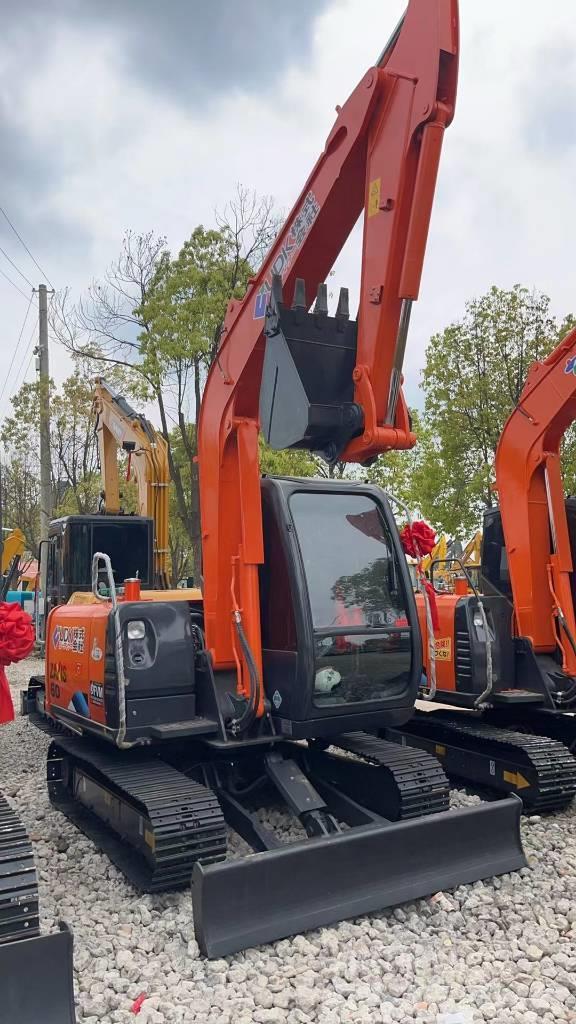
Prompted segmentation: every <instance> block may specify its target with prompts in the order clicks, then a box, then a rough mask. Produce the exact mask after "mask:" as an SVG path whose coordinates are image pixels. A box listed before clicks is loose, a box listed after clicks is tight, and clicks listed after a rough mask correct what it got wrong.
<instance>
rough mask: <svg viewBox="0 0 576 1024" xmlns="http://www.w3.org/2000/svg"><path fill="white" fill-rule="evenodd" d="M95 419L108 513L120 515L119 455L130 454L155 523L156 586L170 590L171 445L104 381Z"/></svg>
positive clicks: (143, 507) (142, 504)
mask: <svg viewBox="0 0 576 1024" xmlns="http://www.w3.org/2000/svg"><path fill="white" fill-rule="evenodd" d="M93 410H94V414H95V416H96V433H97V436H98V446H99V451H100V471H101V474H102V484H103V489H104V493H105V501H106V511H107V512H108V513H109V514H111V515H114V514H117V513H119V512H120V482H119V474H118V449H119V448H121V449H123V450H124V451H126V452H128V453H129V457H130V462H131V466H132V467H133V470H134V477H135V479H136V484H137V487H138V512H139V514H140V515H142V516H149V517H150V518H151V519H153V520H154V571H155V577H156V585H157V586H160V587H165V586H167V582H168V573H169V548H168V503H169V492H168V488H169V484H170V473H169V469H168V451H167V446H166V441H165V440H164V438H163V437H162V435H161V434H158V433H157V431H156V430H155V429H154V427H153V426H152V424H151V423H150V422H149V420H147V419H146V417H145V416H143V415H142V414H141V413H138V412H135V411H134V409H132V407H131V406H130V405H129V404H128V402H127V401H126V399H125V398H124V397H123V396H122V395H120V394H118V392H117V391H116V390H115V388H113V387H112V386H111V385H110V384H108V383H107V382H106V381H105V380H104V378H103V377H97V378H96V386H95V391H94V405H93Z"/></svg>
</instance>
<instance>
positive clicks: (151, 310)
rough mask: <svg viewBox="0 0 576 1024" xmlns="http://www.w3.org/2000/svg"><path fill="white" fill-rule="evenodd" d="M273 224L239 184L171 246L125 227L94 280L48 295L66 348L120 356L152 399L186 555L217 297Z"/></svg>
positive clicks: (240, 283)
mask: <svg viewBox="0 0 576 1024" xmlns="http://www.w3.org/2000/svg"><path fill="white" fill-rule="evenodd" d="M278 226H279V224H278V220H277V218H276V216H275V214H274V210H273V204H272V200H271V199H270V198H269V197H260V196H258V195H256V193H253V192H250V191H249V190H248V189H245V188H243V187H241V186H238V188H237V192H236V195H235V197H234V198H233V199H232V201H231V202H229V203H228V204H227V205H226V206H225V207H224V209H223V210H222V212H221V213H217V214H216V227H215V228H213V229H207V228H205V227H203V226H202V225H200V226H198V227H197V228H196V229H195V230H194V231H193V232H192V235H191V236H190V238H189V239H188V241H186V242H185V243H184V245H183V246H182V248H181V250H180V252H179V253H178V254H177V255H176V256H172V255H171V254H170V253H169V252H168V250H167V247H166V240H165V239H164V238H161V237H158V236H155V235H154V234H152V233H149V234H147V235H135V234H133V233H131V232H129V233H128V234H127V235H126V236H125V239H124V243H123V247H122V251H121V253H120V256H119V258H118V260H116V261H115V262H114V263H113V264H112V266H111V267H110V268H109V270H108V271H107V273H106V274H105V276H104V279H103V281H101V282H94V283H93V284H92V286H91V287H90V288H89V290H88V293H87V295H86V296H85V297H84V298H83V299H82V300H81V301H80V302H79V303H78V304H76V305H75V306H74V305H73V304H72V303H71V302H70V297H69V296H68V295H63V296H61V297H60V298H59V299H58V301H57V302H56V304H55V311H54V314H53V317H52V328H53V330H54V332H55V333H56V335H57V337H58V338H59V340H60V341H61V342H62V343H63V344H64V345H65V346H66V347H67V348H68V350H69V351H71V352H74V353H82V354H84V355H89V356H90V357H91V358H93V359H94V358H95V359H98V360H100V361H101V362H102V363H103V364H107V365H121V366H123V367H124V368H125V369H126V370H127V371H128V372H129V373H130V374H131V375H132V378H133V380H134V381H138V382H139V384H140V389H141V395H142V397H146V398H148V399H151V400H153V401H154V402H155V403H156V405H157V408H158V416H159V419H160V424H161V430H162V434H163V436H164V438H165V439H166V441H167V444H168V461H169V467H170V475H171V478H172V481H173V484H174V490H175V509H176V510H177V514H178V516H179V519H180V521H181V524H182V527H183V529H184V531H185V533H186V535H187V536H188V538H189V541H190V543H191V545H192V549H193V551H194V553H195V558H197V555H198V552H199V548H200V514H199V495H198V476H197V467H196V463H195V456H196V432H195V427H194V424H195V421H196V417H197V413H198V410H199V408H200V401H201V396H202V389H203V386H204V381H205V378H206V372H207V370H208V368H209V366H210V364H211V363H212V360H213V359H214V357H215V355H216V351H217V348H218V344H219V340H220V334H221V330H222V325H223V322H224V315H225V312H226V306H227V304H228V302H229V300H230V299H231V298H234V297H238V296H240V295H242V294H243V293H244V291H245V289H246V284H247V281H248V278H249V277H250V275H251V274H252V273H253V272H254V270H255V269H256V268H257V267H258V266H259V264H260V262H261V261H262V258H263V256H264V254H265V253H266V251H267V250H268V248H269V247H270V244H271V242H272V240H273V238H274V236H275V234H276V232H277V229H278ZM184 466H185V467H186V469H185V470H184V469H183V467H184ZM189 467H192V468H191V475H190V477H189V480H188V477H187V474H188V472H189Z"/></svg>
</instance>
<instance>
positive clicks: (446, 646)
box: [434, 636, 452, 661]
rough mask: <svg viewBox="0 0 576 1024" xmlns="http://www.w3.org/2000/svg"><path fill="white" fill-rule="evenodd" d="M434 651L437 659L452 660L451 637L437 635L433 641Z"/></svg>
mask: <svg viewBox="0 0 576 1024" xmlns="http://www.w3.org/2000/svg"><path fill="white" fill-rule="evenodd" d="M434 653H435V655H436V660H437V661H452V637H450V636H441V637H438V639H437V640H435V641H434Z"/></svg>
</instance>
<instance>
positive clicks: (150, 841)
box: [144, 829, 156, 850]
mask: <svg viewBox="0 0 576 1024" xmlns="http://www.w3.org/2000/svg"><path fill="white" fill-rule="evenodd" d="M144 842H145V843H146V844H147V845H148V846H149V847H150V849H151V850H155V849H156V838H155V836H154V833H153V832H150V830H149V829H144Z"/></svg>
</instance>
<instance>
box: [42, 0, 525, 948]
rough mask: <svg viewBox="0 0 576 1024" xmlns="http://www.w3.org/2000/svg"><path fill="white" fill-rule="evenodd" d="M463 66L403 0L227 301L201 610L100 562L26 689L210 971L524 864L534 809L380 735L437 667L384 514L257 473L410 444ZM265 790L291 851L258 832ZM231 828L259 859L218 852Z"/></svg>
mask: <svg viewBox="0 0 576 1024" xmlns="http://www.w3.org/2000/svg"><path fill="white" fill-rule="evenodd" d="M457 58H458V6H457V0H410V2H409V4H408V8H407V11H406V13H405V15H404V17H403V19H402V21H401V23H400V24H399V25H398V27H397V29H396V30H395V31H394V33H393V35H392V37H391V39H390V41H389V42H388V44H387V46H386V47H385V49H384V51H383V53H382V55H381V57H380V58H379V60H378V62H377V63H376V65H375V66H374V67H372V68H370V70H369V71H368V72H367V73H366V74H365V75H364V76H363V78H362V79H361V81H360V82H359V84H358V86H357V87H356V88H355V89H354V91H353V92H352V94H351V95H350V97H349V98H348V100H347V101H346V103H344V105H343V106H342V107H338V108H337V111H338V112H337V118H336V122H335V124H334V127H333V128H332V130H331V132H330V133H329V136H328V138H327V140H326V144H325V146H324V149H323V151H322V153H321V155H320V157H319V159H318V161H317V163H316V165H315V167H314V168H313V170H312V172H311V174H310V176H309V178H308V180H307V182H306V183H305V185H304V188H303V189H302V192H301V194H300V196H299V198H298V199H297V201H296V204H295V206H294V208H293V210H292V212H291V213H290V214H289V216H288V218H287V220H286V223H285V225H284V227H283V229H282V230H281V232H280V233H279V235H278V237H277V239H276V241H275V243H274V245H273V247H272V249H271V251H270V253H269V255H268V257H267V258H266V260H265V262H264V263H263V265H262V267H261V268H260V270H259V271H258V273H257V274H256V275H255V277H254V278H253V279H252V280H251V281H250V283H249V286H248V290H247V292H246V295H245V296H244V298H243V299H242V300H233V301H232V302H231V303H230V305H229V307H228V311H227V315H226V320H225V325H224V331H223V334H222V339H221V343H220V347H219V350H218V353H217V356H216V359H215V361H214V363H213V365H212V367H211V369H210V372H209V374H208V378H207V381H206V386H205V391H204V396H203V401H202V407H201V410H200V416H199V422H198V448H199V472H200V499H201V523H202V564H203V576H202V581H201V596H200V597H199V598H198V600H196V601H188V602H185V601H180V602H176V601H171V600H153V599H149V598H147V597H146V595H145V594H144V593H143V592H141V591H140V586H139V581H138V580H136V579H128V580H126V581H125V585H124V587H123V590H122V593H119V590H118V588H117V586H116V582H117V580H119V579H120V578H121V577H120V576H119V573H118V568H117V566H116V565H115V564H114V562H115V558H114V557H112V558H111V557H110V553H109V552H107V551H106V550H105V549H100V550H97V551H95V553H94V557H93V562H92V583H93V585H92V592H91V595H87V594H84V595H83V597H84V598H85V599H88V600H89V602H90V603H83V604H78V603H74V602H73V601H69V602H67V603H63V604H60V605H59V606H58V607H53V608H52V610H51V611H50V614H49V619H48V624H47V637H46V671H45V675H44V676H42V677H38V678H35V679H33V680H32V681H31V684H30V688H29V690H28V693H27V696H26V706H27V709H28V711H29V712H30V713H31V714H32V716H33V718H34V720H35V721H36V722H38V724H40V725H41V726H42V727H43V728H44V729H46V728H48V729H53V730H54V731H55V733H56V735H55V737H54V740H53V742H52V744H51V747H50V750H49V754H48V786H49V792H50V797H51V800H52V801H53V803H54V805H55V806H57V807H59V808H60V809H61V810H62V811H63V812H64V813H65V814H66V815H68V816H69V817H70V818H71V819H72V820H73V821H74V822H76V823H77V825H78V826H79V827H80V828H81V829H83V830H84V831H85V832H86V833H87V834H88V835H90V836H91V837H92V838H93V840H94V842H96V843H97V844H98V845H99V847H100V848H101V849H103V850H105V851H106V852H107V853H108V855H109V856H110V857H111V858H112V859H113V860H114V861H115V863H116V864H118V865H119V866H120V867H121V869H122V870H123V871H124V872H125V874H126V875H127V877H128V878H129V879H130V880H131V881H132V883H133V884H134V885H136V886H138V887H140V888H142V889H144V890H147V891H156V890H161V889H167V888H174V887H178V886H186V885H188V884H189V880H190V874H191V873H192V870H193V874H192V897H193V905H194V926H195V930H196V936H197V940H198V942H199V945H200V947H201V949H202V951H203V952H205V953H206V954H208V955H209V956H222V955H226V954H229V953H233V952H235V951H236V950H239V949H243V948H245V947H247V946H251V945H255V944H258V943H262V942H267V941H271V940H274V939H278V938H280V937H282V936H286V935H291V934H294V933H295V932H298V931H301V930H304V929H306V928H313V927H318V926H320V925H326V924H329V923H331V922H334V921H337V920H342V919H344V918H347V917H354V916H356V915H358V914H361V913H366V912H369V911H375V910H379V909H380V908H382V907H385V906H389V905H391V904H395V903H398V902H402V901H405V900H407V899H414V898H417V897H419V896H423V895H425V894H429V893H431V892H435V891H437V890H439V889H443V888H446V887H450V886H453V885H456V884H459V883H464V882H470V881H472V880H474V879H478V878H482V877H487V876H490V875H492V874H494V873H498V872H503V871H506V872H507V871H511V870H514V869H516V868H518V867H521V866H522V865H523V864H525V858H524V855H523V852H522V848H521V844H520V838H519V814H520V809H521V801H520V800H518V799H517V798H516V797H514V796H512V797H509V798H506V799H502V800H499V801H495V802H493V801H492V802H487V803H484V804H481V805H480V806H479V807H471V808H470V807H467V808H463V809H457V810H448V809H447V808H448V795H449V794H448V788H447V784H446V777H445V775H444V772H443V771H442V768H441V766H440V764H439V761H438V760H437V759H436V758H434V757H432V756H430V755H429V754H427V753H426V752H423V751H420V750H417V749H413V748H410V747H406V748H404V749H401V748H400V747H399V746H398V745H397V744H395V743H390V742H389V741H387V740H383V739H381V738H379V737H377V736H376V732H377V730H378V729H379V728H385V727H392V726H397V727H400V726H402V725H403V724H404V723H405V722H406V721H407V720H408V719H409V718H410V716H411V715H412V713H413V709H414V702H415V699H416V697H417V694H418V691H419V687H420V684H421V677H422V657H421V633H420V628H419V624H418V616H417V611H416V605H415V601H414V596H413V592H412V587H411V585H410V579H409V575H408V570H407V565H406V560H405V558H404V554H403V551H402V548H401V545H400V542H399V535H398V532H397V529H396V525H395V522H394V518H393V515H392V512H391V509H390V506H389V504H388V501H387V499H386V496H385V495H384V493H383V492H382V491H381V490H380V489H379V488H377V487H374V486H370V485H366V484H363V483H360V482H351V481H346V480H327V481H326V480H313V479H307V480H301V479H287V478H278V477H264V478H262V477H261V475H260V470H259V461H258V459H259V456H258V435H259V429H260V428H261V430H262V433H263V434H264V437H265V438H266V440H267V441H268V443H269V444H271V445H272V446H273V447H276V448H304V449H310V450H313V451H316V452H321V453H323V454H324V456H325V457H326V459H327V460H328V461H330V462H334V461H335V460H336V459H345V460H347V461H351V462H360V463H365V462H367V461H368V460H370V459H372V458H374V457H375V456H377V455H378V454H379V453H380V452H383V451H386V450H388V449H391V448H397V449H406V448H410V447H411V446H412V445H413V444H414V443H415V440H416V438H415V436H414V434H413V432H412V430H411V426H410V420H409V416H408V411H407V407H406V403H405V400H404V397H403V394H402V391H401V386H400V385H401V378H402V361H403V355H404V349H405V345H406V339H407V333H408V324H409V319H410V310H411V306H412V303H413V302H414V300H415V299H417V297H418V292H419V287H420V276H421V271H422V264H423V258H424V251H425V244H426V238H427V233H428V225H429V220H430V214H431V209H432V203H433V196H434V190H435V184H436V176H437V171H438V166H439V159H440V152H441V147H442V142H443V138H444V132H445V129H446V128H447V127H448V125H449V124H450V121H451V119H452V116H453V113H454V104H455V95H456V79H457ZM359 217H362V218H363V225H364V238H363V246H362V280H361V290H360V307H359V313H358V318H357V321H353V320H351V319H350V317H349V310H348V294H347V291H346V290H345V289H342V290H341V292H340V297H339V300H338V304H337V308H336V311H335V314H334V315H330V314H329V310H328V302H327V290H326V285H325V284H324V283H323V282H324V281H325V279H326V276H327V275H328V273H329V271H330V269H331V267H332V265H333V263H334V262H335V260H336V258H337V256H338V254H339V252H340V250H341V249H342V246H343V245H344V243H345V241H346V239H347V237H348V235H349V233H350V231H351V229H352V228H353V226H354V224H355V223H356V221H357V220H358V218H359ZM285 296H289V297H290V301H289V302H286V301H285ZM311 296H316V299H315V304H314V307H313V309H312V311H310V297H311ZM77 543H78V544H79V547H78V548H77V549H76V551H77V555H78V557H80V553H81V538H77ZM116 555H117V557H118V558H119V559H121V558H122V555H123V552H122V551H117V552H116ZM115 569H116V575H115V573H114V570H115ZM100 570H103V573H104V576H105V579H106V584H107V585H106V588H105V590H106V592H105V593H103V592H102V591H101V587H100V582H101V577H102V573H101V572H100ZM344 610H347V614H343V611H344ZM350 754H353V755H355V756H354V757H352V758H351V757H350V756H349V755H350ZM270 800H272V801H273V802H275V803H276V804H277V803H278V801H281V803H282V806H283V807H284V809H285V810H286V813H287V815H291V819H292V824H291V827H292V828H294V827H296V828H297V831H298V834H299V836H300V837H301V838H300V839H299V840H297V841H295V842H286V841H283V838H284V840H285V839H286V838H287V837H286V836H284V837H283V838H282V837H281V836H280V835H279V834H278V832H277V831H275V830H273V829H272V828H271V827H270V825H269V823H267V822H266V821H264V820H263V818H262V816H261V809H262V808H263V807H265V806H266V804H267V803H269V802H270ZM227 825H228V826H229V827H230V828H232V829H234V830H235V831H236V832H237V833H239V834H240V836H241V837H242V838H243V839H244V840H245V841H246V842H247V843H248V844H249V845H250V846H251V847H252V849H253V850H254V851H256V855H255V856H246V857H240V858H234V859H226V841H227V840H226V835H227V830H226V826H227ZM351 865H354V870H353V871H351V870H350V866H351ZM295 879H296V884H295Z"/></svg>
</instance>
